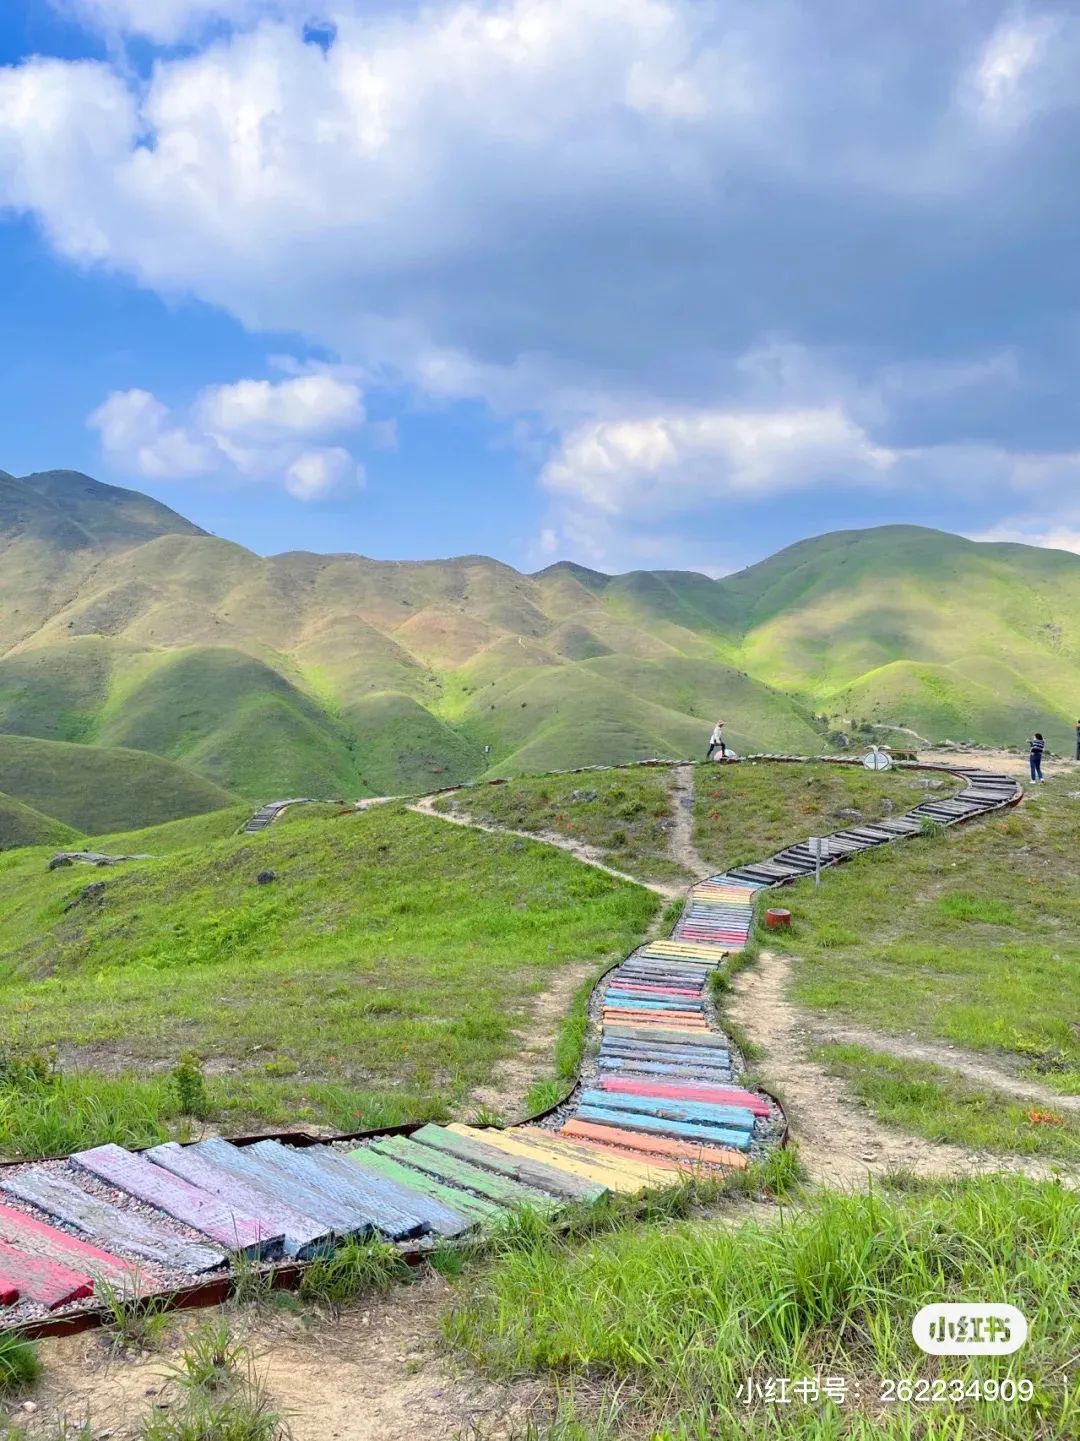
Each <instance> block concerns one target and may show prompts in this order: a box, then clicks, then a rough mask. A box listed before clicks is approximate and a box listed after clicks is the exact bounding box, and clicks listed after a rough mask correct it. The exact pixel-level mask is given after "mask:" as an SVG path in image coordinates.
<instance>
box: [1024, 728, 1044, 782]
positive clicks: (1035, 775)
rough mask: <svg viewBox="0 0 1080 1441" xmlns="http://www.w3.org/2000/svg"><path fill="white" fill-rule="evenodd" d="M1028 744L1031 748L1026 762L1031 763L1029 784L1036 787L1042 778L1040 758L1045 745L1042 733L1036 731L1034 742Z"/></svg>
mask: <svg viewBox="0 0 1080 1441" xmlns="http://www.w3.org/2000/svg"><path fill="white" fill-rule="evenodd" d="M1028 744H1029V745H1030V747H1031V751H1030V754H1029V756H1028V760H1029V761H1030V762H1031V783H1032V785H1036V784H1037V783H1038V782H1039V781H1041V780H1042V778H1043V773H1042V758H1043V749H1044V747H1045V744H1046V743H1045V741H1044V740H1043V738H1042V731H1036V732H1035V738H1034V740H1032V741H1029V742H1028Z"/></svg>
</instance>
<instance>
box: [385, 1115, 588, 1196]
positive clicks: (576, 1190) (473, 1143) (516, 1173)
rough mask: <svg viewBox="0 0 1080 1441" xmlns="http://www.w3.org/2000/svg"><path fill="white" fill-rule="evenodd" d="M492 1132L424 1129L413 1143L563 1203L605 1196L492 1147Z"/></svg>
mask: <svg viewBox="0 0 1080 1441" xmlns="http://www.w3.org/2000/svg"><path fill="white" fill-rule="evenodd" d="M492 1134H497V1133H493V1132H490V1131H486V1130H475V1131H473V1132H472V1133H471V1134H470V1135H468V1136H463V1135H461V1134H460V1133H458V1132H455V1131H449V1130H447V1128H446V1127H445V1126H431V1125H428V1126H421V1128H420V1129H419V1131H414V1132H413V1133H412V1136H411V1137H410V1138H409V1139H410V1140H413V1141H416V1142H417V1143H418V1144H419V1145H422V1146H432V1147H434V1149H435V1150H437V1151H448V1152H449V1153H450V1154H451V1155H454V1156H457V1157H458V1158H459V1159H460V1160H462V1161H468V1162H470V1163H471V1164H472V1165H474V1166H479V1167H480V1168H481V1169H482V1170H484V1171H496V1172H498V1174H499V1175H500V1176H507V1177H509V1178H510V1180H512V1181H521V1182H523V1183H524V1184H525V1185H526V1186H532V1187H533V1189H534V1190H537V1191H550V1192H551V1194H552V1195H553V1196H561V1197H562V1198H563V1199H564V1200H571V1201H595V1200H598V1199H599V1197H600V1196H601V1195H603V1188H602V1187H600V1186H596V1185H589V1184H588V1183H587V1182H584V1181H582V1180H581V1179H580V1178H579V1177H577V1176H574V1175H571V1174H570V1173H569V1172H567V1171H561V1170H558V1169H557V1168H556V1167H554V1166H549V1165H545V1164H544V1163H543V1162H539V1161H530V1160H527V1159H526V1158H525V1157H515V1156H511V1155H509V1154H508V1153H507V1152H505V1151H502V1150H500V1149H499V1148H498V1147H497V1146H494V1145H492V1144H491V1136H492Z"/></svg>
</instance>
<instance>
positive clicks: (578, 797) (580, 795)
mask: <svg viewBox="0 0 1080 1441" xmlns="http://www.w3.org/2000/svg"><path fill="white" fill-rule="evenodd" d="M570 799H571V800H572V801H585V802H589V801H596V800H599V799H600V793H599V791H587V790H572V791H571V792H570Z"/></svg>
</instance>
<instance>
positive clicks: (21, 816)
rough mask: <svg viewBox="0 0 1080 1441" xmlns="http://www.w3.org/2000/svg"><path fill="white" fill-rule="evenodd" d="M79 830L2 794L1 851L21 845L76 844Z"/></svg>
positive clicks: (0, 796) (0, 802)
mask: <svg viewBox="0 0 1080 1441" xmlns="http://www.w3.org/2000/svg"><path fill="white" fill-rule="evenodd" d="M79 839H80V836H79V832H78V831H76V830H73V829H72V828H71V826H66V825H64V823H63V821H56V820H53V818H52V816H46V815H42V813H41V812H40V811H36V810H34V808H33V807H32V806H27V805H24V804H23V803H22V801H17V800H15V798H14V797H13V796H5V795H0V851H11V850H15V849H16V848H17V847H19V846H69V847H70V846H72V845H73V844H74V843H75V842H76V841H78V840H79Z"/></svg>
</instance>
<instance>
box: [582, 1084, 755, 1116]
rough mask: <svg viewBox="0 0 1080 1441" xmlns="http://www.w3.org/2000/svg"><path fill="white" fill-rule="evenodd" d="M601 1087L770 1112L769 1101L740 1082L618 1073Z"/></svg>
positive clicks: (670, 1099)
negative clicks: (669, 1079)
mask: <svg viewBox="0 0 1080 1441" xmlns="http://www.w3.org/2000/svg"><path fill="white" fill-rule="evenodd" d="M599 1085H600V1089H601V1090H603V1091H621V1092H622V1094H623V1095H624V1096H658V1097H660V1098H662V1099H663V1100H667V1101H709V1102H711V1103H712V1104H713V1105H718V1106H744V1107H745V1108H746V1109H747V1110H748V1111H753V1113H754V1115H755V1116H767V1115H768V1114H769V1107H768V1105H767V1104H766V1103H765V1102H764V1101H763V1100H762V1099H761V1097H760V1096H755V1095H754V1093H753V1091H744V1090H742V1088H741V1087H739V1086H706V1085H699V1084H693V1083H691V1084H689V1085H685V1086H681V1085H677V1084H675V1083H669V1082H667V1081H638V1080H634V1079H630V1078H626V1079H621V1078H620V1077H618V1076H601V1077H600V1078H599Z"/></svg>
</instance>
